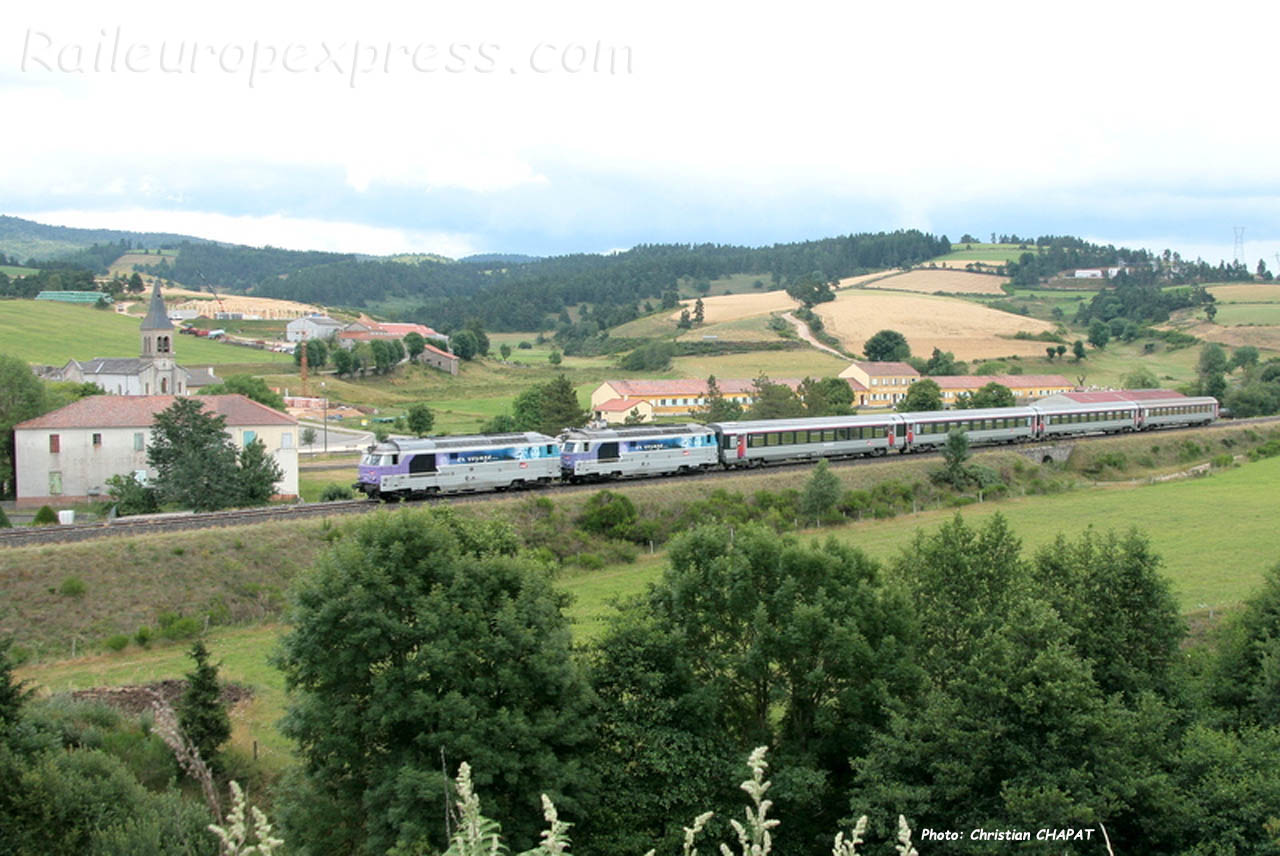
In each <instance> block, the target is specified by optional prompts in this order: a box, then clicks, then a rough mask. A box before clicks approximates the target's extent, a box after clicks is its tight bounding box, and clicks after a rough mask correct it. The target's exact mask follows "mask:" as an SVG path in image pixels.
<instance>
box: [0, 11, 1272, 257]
mask: <svg viewBox="0 0 1280 856" xmlns="http://www.w3.org/2000/svg"><path fill="white" fill-rule="evenodd" d="M1038 7H1043V8H1038ZM6 12H7V15H6V18H7V24H8V26H6V27H5V28H4V32H3V35H0V105H2V106H3V109H4V115H5V116H6V117H8V119H9V122H8V123H7V125H8V127H7V128H6V131H5V133H4V134H3V137H2V138H0V213H3V214H10V215H14V216H20V217H28V218H31V219H35V220H38V221H40V222H45V223H52V224H58V225H69V226H82V227H90V228H116V229H131V230H144V231H169V232H180V233H185V234H192V235H197V236H200V237H206V238H213V239H216V240H223V241H231V242H237V243H245V244H250V245H255V246H260V245H264V244H270V245H273V246H282V247H289V248H296V249H327V250H339V251H347V252H362V253H371V254H387V253H399V252H434V253H440V254H443V255H448V256H453V257H458V256H463V255H467V254H470V253H478V252H509V253H527V254H533V255H549V254H557V253H568V252H605V251H609V250H614V249H621V248H626V247H631V246H634V245H636V244H641V243H667V242H694V243H700V242H717V243H733V244H747V245H761V244H771V243H775V242H786V241H796V240H806V239H813V238H820V237H825V236H830V235H837V234H847V233H851V232H861V231H881V230H891V229H898V228H918V229H921V230H924V231H928V232H932V233H934V234H946V235H948V236H949V237H950V238H951V239H952V240H953V241H954V240H956V239H958V238H959V237H960V235H961V234H963V233H965V232H968V233H971V234H973V235H975V236H977V237H979V238H987V237H989V236H990V234H991V233H992V232H996V233H1017V234H1019V235H1023V236H1026V235H1031V236H1035V235H1043V234H1073V235H1079V236H1081V237H1085V238H1088V239H1091V240H1096V241H1099V242H1102V243H1114V244H1116V245H1125V246H1145V247H1148V248H1150V249H1153V250H1156V251H1159V250H1162V249H1164V248H1166V247H1168V248H1171V249H1174V250H1177V251H1179V252H1181V253H1182V254H1183V255H1184V256H1187V257H1192V258H1194V257H1197V256H1199V257H1202V258H1205V259H1208V260H1210V261H1214V262H1216V261H1217V260H1219V259H1222V258H1226V259H1228V260H1230V259H1231V258H1232V257H1233V252H1234V244H1233V242H1234V237H1235V232H1234V230H1235V228H1236V227H1242V228H1244V230H1245V231H1244V255H1245V260H1246V261H1247V262H1248V264H1249V265H1250V267H1253V266H1254V265H1256V264H1257V260H1258V259H1259V258H1264V259H1266V261H1267V264H1268V266H1269V267H1271V269H1272V270H1275V269H1276V268H1277V267H1280V264H1278V263H1277V262H1278V261H1280V260H1278V259H1277V256H1276V254H1277V253H1280V205H1278V204H1277V203H1278V202H1280V157H1277V156H1276V150H1275V145H1276V144H1275V140H1276V138H1277V131H1280V118H1278V116H1280V114H1278V113H1277V110H1276V109H1275V105H1274V104H1273V103H1272V98H1271V97H1270V96H1271V91H1270V86H1269V82H1270V81H1271V80H1273V79H1274V63H1275V59H1274V56H1273V54H1274V51H1273V49H1271V48H1270V47H1268V44H1269V39H1270V36H1271V34H1273V33H1275V32H1276V31H1277V28H1276V24H1277V23H1280V6H1277V5H1275V4H1269V5H1263V4H1248V5H1246V4H1243V3H1239V4H1237V3H1231V2H1226V3H1218V4H1214V5H1213V6H1212V7H1206V6H1204V5H1203V4H1201V5H1199V6H1194V7H1187V8H1186V9H1185V10H1184V9H1183V8H1181V7H1178V6H1175V5H1173V4H1165V3H1161V4H1155V3H1151V4H1144V3H1123V4H1118V3H1114V2H1112V3H1091V2H1081V3H1073V4H1071V5H1070V6H1069V7H1068V6H1063V5H1062V4H1026V3H984V2H973V3H965V4H958V3H954V2H952V3H945V4H944V3H932V2H917V3H911V4H905V3H902V4H889V3H875V4H873V3H866V2H855V3H846V4H832V3H810V2H791V3H787V4H758V3H746V2H735V3H727V2H718V0H717V2H701V3H673V2H663V1H662V0H656V2H646V3H643V4H641V3H610V4H607V3H600V2H591V3H576V2H574V3H567V2H566V3H560V2H541V3H529V2H521V3H514V2H488V3H469V4H463V3H460V2H449V3H440V2H423V1H422V0H418V2H413V3H403V4H402V3H390V2H386V3H384V2H369V3H364V4H352V3H349V2H346V3H340V4H339V3H324V2H312V3H306V4H287V3H280V4H268V3H263V2H256V3H243V2H235V0H232V2H226V3H220V4H217V5H216V6H215V5H213V4H202V5H199V6H197V5H195V4H175V3H172V2H165V3H127V4H126V3H59V2H56V0H55V2H43V3H39V4H37V3H34V2H26V0H16V2H12V3H10V4H8V5H7V6H6Z"/></svg>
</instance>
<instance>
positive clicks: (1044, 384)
mask: <svg viewBox="0 0 1280 856" xmlns="http://www.w3.org/2000/svg"><path fill="white" fill-rule="evenodd" d="M929 380H931V381H933V382H934V383H936V384H937V385H938V386H939V387H940V388H941V389H942V406H943V407H954V406H955V404H956V402H957V401H959V400H960V399H961V398H962V397H964V396H966V395H973V394H974V393H976V392H977V391H978V390H980V389H982V388H983V387H984V386H986V385H987V384H989V383H998V384H1000V385H1001V386H1003V387H1006V388H1008V390H1009V391H1010V392H1012V393H1013V397H1014V398H1015V399H1017V400H1018V402H1019V403H1021V402H1024V401H1030V400H1032V399H1036V398H1044V397H1045V396H1048V395H1057V394H1058V393H1061V392H1069V391H1071V390H1072V389H1074V388H1075V385H1074V384H1073V383H1071V381H1069V380H1067V379H1066V378H1065V377H1063V376H1062V375H937V376H933V377H930V378H929Z"/></svg>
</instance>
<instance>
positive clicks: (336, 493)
mask: <svg viewBox="0 0 1280 856" xmlns="http://www.w3.org/2000/svg"><path fill="white" fill-rule="evenodd" d="M353 496H354V494H352V493H351V488H349V487H347V486H346V485H344V484H337V483H336V482H335V483H332V484H328V485H325V488H324V490H323V491H321V492H320V501H321V502H339V501H341V500H344V499H351V498H352V497H353Z"/></svg>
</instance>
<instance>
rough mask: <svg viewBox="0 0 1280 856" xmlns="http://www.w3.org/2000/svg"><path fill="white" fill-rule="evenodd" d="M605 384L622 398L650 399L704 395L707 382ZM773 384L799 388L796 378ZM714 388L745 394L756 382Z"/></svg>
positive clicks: (731, 382) (720, 384)
mask: <svg viewBox="0 0 1280 856" xmlns="http://www.w3.org/2000/svg"><path fill="white" fill-rule="evenodd" d="M605 383H607V384H609V386H611V387H613V388H614V389H615V390H616V391H617V392H618V393H619V395H621V396H622V397H623V398H628V397H639V398H652V397H654V396H668V395H671V396H674V395H706V394H707V382H706V381H705V380H698V379H696V378H677V379H675V380H607V381H605ZM773 383H780V384H782V385H783V386H789V387H791V388H792V389H793V390H794V389H798V388H799V387H800V381H799V380H798V379H796V378H778V379H776V380H774V381H773ZM716 386H718V387H720V391H721V392H723V393H732V394H735V395H736V394H740V393H746V392H754V391H755V388H756V382H755V381H754V380H735V379H726V380H720V379H717V380H716Z"/></svg>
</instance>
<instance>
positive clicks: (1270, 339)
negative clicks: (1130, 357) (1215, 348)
mask: <svg viewBox="0 0 1280 856" xmlns="http://www.w3.org/2000/svg"><path fill="white" fill-rule="evenodd" d="M1218 318H1219V319H1221V318H1222V313H1221V312H1219V314H1218ZM1168 326H1169V325H1161V327H1162V328H1167V327H1168ZM1175 329H1177V330H1178V331H1179V332H1181V333H1189V334H1190V335H1192V336H1195V337H1197V338H1200V339H1204V340H1205V341H1206V342H1218V343H1219V344H1222V345H1228V346H1230V347H1233V348H1238V347H1240V346H1241V345H1253V346H1254V347H1255V348H1262V349H1264V350H1272V351H1280V326H1267V327H1262V326H1258V327H1253V326H1246V325H1241V326H1237V327H1224V326H1223V325H1222V324H1210V323H1209V322H1208V321H1198V322H1197V323H1195V324H1192V325H1190V326H1183V325H1179V326H1177V327H1176V328H1175Z"/></svg>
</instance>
